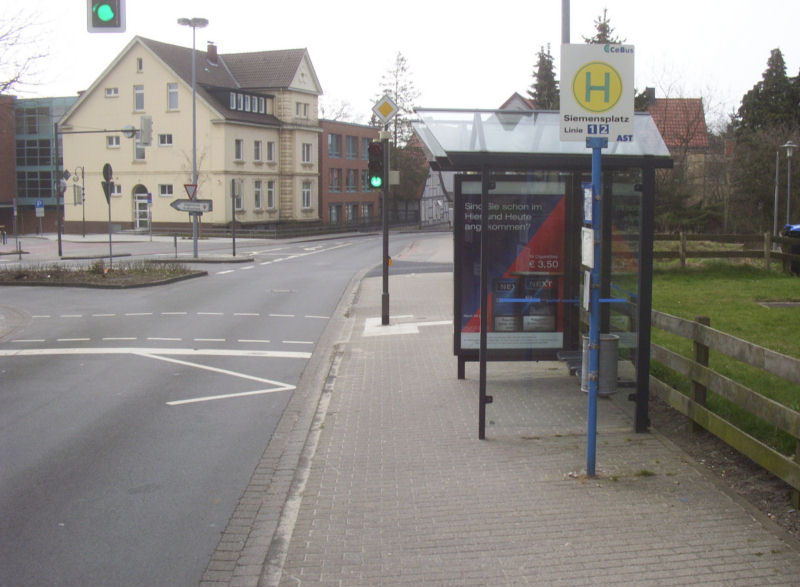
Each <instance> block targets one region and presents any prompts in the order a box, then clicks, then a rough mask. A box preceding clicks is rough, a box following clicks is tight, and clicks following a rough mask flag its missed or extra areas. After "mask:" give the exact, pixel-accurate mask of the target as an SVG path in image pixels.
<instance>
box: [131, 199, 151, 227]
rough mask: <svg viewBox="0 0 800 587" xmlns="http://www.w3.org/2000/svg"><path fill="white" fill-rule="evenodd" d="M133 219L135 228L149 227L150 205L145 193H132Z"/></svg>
mask: <svg viewBox="0 0 800 587" xmlns="http://www.w3.org/2000/svg"><path fill="white" fill-rule="evenodd" d="M133 219H134V223H135V228H136V230H148V229H149V228H150V205H149V202H148V197H147V194H134V200H133Z"/></svg>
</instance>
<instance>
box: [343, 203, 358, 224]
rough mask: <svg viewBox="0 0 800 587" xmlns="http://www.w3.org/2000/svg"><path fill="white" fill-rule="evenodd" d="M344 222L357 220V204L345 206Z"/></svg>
mask: <svg viewBox="0 0 800 587" xmlns="http://www.w3.org/2000/svg"><path fill="white" fill-rule="evenodd" d="M345 222H347V224H355V223H356V222H358V204H347V205H346V206H345Z"/></svg>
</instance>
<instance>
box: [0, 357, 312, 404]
mask: <svg viewBox="0 0 800 587" xmlns="http://www.w3.org/2000/svg"><path fill="white" fill-rule="evenodd" d="M121 354H131V355H137V356H140V357H144V358H148V359H156V360H159V361H166V362H168V363H175V364H178V365H185V366H187V367H194V368H196V369H204V370H206V371H213V372H215V373H221V374H223V375H230V376H232V377H239V378H241V379H249V380H251V381H258V382H259V383H266V384H267V385H270V386H272V387H269V388H266V389H256V390H253V391H244V392H240V393H229V394H225V395H211V396H205V397H196V398H191V399H185V400H176V401H172V402H167V405H168V406H180V405H184V404H193V403H199V402H208V401H216V400H221V399H230V398H236V397H247V396H251V395H262V394H266V393H275V392H279V391H291V390H293V389H295V386H294V385H289V384H288V383H282V382H280V381H273V380H272V379H264V378H263V377H255V376H254V375H247V374H246V373H237V372H236V371H229V370H228V369H219V368H217V367H210V366H208V365H201V364H199V363H191V362H189V361H181V360H179V359H172V358H169V357H167V356H161V355H203V356H237V357H273V358H289V359H308V358H310V357H311V353H304V352H288V351H255V350H228V349H158V348H155V349H145V348H111V349H102V348H86V349H81V348H72V349H21V350H13V351H11V350H0V357H3V356H5V357H22V356H43V355H121Z"/></svg>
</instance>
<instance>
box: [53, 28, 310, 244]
mask: <svg viewBox="0 0 800 587" xmlns="http://www.w3.org/2000/svg"><path fill="white" fill-rule="evenodd" d="M191 54H192V50H191V48H185V47H179V46H176V45H168V44H166V43H161V42H158V41H153V40H150V39H145V38H142V37H135V38H134V39H133V40H132V41H131V42H130V43H129V44H128V46H127V47H125V49H124V50H123V51H122V52H121V53H120V54H119V55H118V56H117V57H116V58H115V59H114V61H113V62H112V63H111V65H109V66H108V68H107V69H106V70H105V71H104V72H103V73H102V75H100V77H99V78H97V80H96V81H95V82H94V83H93V84H92V86H91V87H90V88H89V89H88V90H86V91H85V92H83V93H82V94H81V96H80V98H79V99H78V100H77V102H76V103H75V104H74V105H73V107H72V108H71V109H70V110H69V111H68V112H67V113H66V114H65V115H64V117H63V118H62V119H61V122H60V123H59V130H60V131H61V132H62V133H63V153H64V169H67V170H75V169H80V168H82V169H83V170H84V172H85V174H84V177H85V188H86V192H85V193H86V196H85V203H83V205H81V203H80V201H79V199H78V198H75V200H74V201H73V200H71V199H70V198H69V197H68V198H67V201H66V206H65V229H66V230H67V231H68V232H75V231H78V230H80V225H81V222H82V220H83V217H84V216H83V215H84V214H85V219H86V224H87V226H88V227H89V229H90V230H100V231H103V230H107V223H108V204H107V202H106V198H105V195H104V193H103V189H102V186H101V182H102V179H103V178H102V169H103V166H104V165H105V164H106V163H108V164H110V165H111V167H112V169H113V182H114V186H113V188H114V189H113V193H112V195H111V197H110V202H111V203H110V205H111V222H112V225H115V226H118V227H119V228H121V229H139V230H146V229H148V228H149V227H150V221H151V219H152V225H153V226H154V227H157V228H169V227H171V226H172V227H174V226H176V225H187V224H189V223H190V222H191V219H190V216H189V214H188V213H187V212H182V211H178V210H175V209H174V208H173V207H172V206H170V204H171V203H172V202H174V201H175V200H176V199H186V198H187V197H188V196H187V190H186V189H185V187H184V186H185V185H186V184H191V183H192V85H191V80H192V67H191V63H192V59H191V57H192V55H191ZM196 70H197V83H196V88H197V168H198V181H197V193H196V198H197V199H203V200H212V201H213V209H212V211H210V212H205V213H204V214H203V216H202V219H201V220H202V222H203V223H204V224H214V225H226V224H230V223H231V221H232V219H233V214H234V212H235V215H236V220H237V223H241V224H245V225H253V226H267V225H274V224H275V223H278V222H311V221H318V220H319V209H318V207H319V203H318V202H319V197H318V193H319V169H318V166H319V156H318V152H317V151H318V149H319V134H320V133H321V129H320V125H319V122H318V119H317V101H318V97H319V95H320V94H321V93H322V90H321V88H320V84H319V80H318V79H317V76H316V74H315V72H314V67H313V66H312V64H311V59H310V58H309V55H308V52H307V51H306V50H305V49H293V50H285V51H259V52H254V53H238V54H230V55H223V54H219V53H218V52H217V48H216V47H215V46H214V45H211V44H209V46H208V51H197V54H196ZM143 117H144V118H143ZM147 118H150V119H152V127H153V130H152V141H151V143H150V144H149V145H147V146H144V145H142V144H141V142H140V140H139V139H138V138H133V139H131V138H127V137H126V136H125V133H124V132H122V131H123V129H125V128H126V127H133V128H135V129H140V128H141V127H142V121H143V120H145V119H147ZM87 131H92V132H87ZM98 131H99V132H98Z"/></svg>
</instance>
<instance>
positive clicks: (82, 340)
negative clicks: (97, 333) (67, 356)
mask: <svg viewBox="0 0 800 587" xmlns="http://www.w3.org/2000/svg"><path fill="white" fill-rule="evenodd" d="M90 340H92V339H91V338H57V339H56V342H87V341H90Z"/></svg>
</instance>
